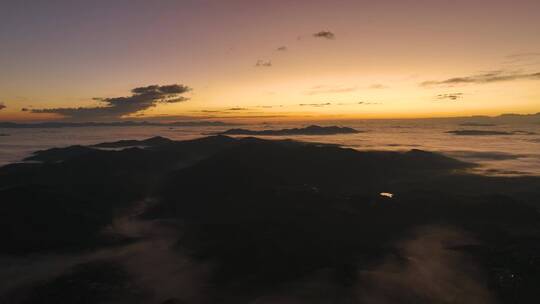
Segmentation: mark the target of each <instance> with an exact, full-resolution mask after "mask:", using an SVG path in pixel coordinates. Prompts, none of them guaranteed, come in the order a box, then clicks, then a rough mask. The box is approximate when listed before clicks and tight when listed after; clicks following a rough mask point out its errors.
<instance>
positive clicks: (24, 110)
mask: <svg viewBox="0 0 540 304" xmlns="http://www.w3.org/2000/svg"><path fill="white" fill-rule="evenodd" d="M21 111H22V112H28V111H30V110H29V109H28V108H22V109H21Z"/></svg>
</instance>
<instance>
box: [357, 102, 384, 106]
mask: <svg viewBox="0 0 540 304" xmlns="http://www.w3.org/2000/svg"><path fill="white" fill-rule="evenodd" d="M357 104H359V105H365V106H369V105H379V104H381V103H380V102H369V101H359V102H358V103H357Z"/></svg>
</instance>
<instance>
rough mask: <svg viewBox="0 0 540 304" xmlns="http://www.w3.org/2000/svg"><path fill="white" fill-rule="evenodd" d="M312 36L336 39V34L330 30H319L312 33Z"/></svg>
mask: <svg viewBox="0 0 540 304" xmlns="http://www.w3.org/2000/svg"><path fill="white" fill-rule="evenodd" d="M313 37H315V38H324V39H330V40H333V39H336V35H335V34H334V33H332V32H330V31H320V32H317V33H315V34H313Z"/></svg>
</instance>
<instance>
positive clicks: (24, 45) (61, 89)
mask: <svg viewBox="0 0 540 304" xmlns="http://www.w3.org/2000/svg"><path fill="white" fill-rule="evenodd" d="M6 8H7V9H3V10H2V12H0V16H1V17H2V20H5V22H4V23H5V24H4V25H3V29H2V30H1V31H0V44H1V45H3V46H6V47H5V48H4V49H2V50H1V51H0V66H2V70H3V73H1V74H0V103H1V104H3V105H4V108H3V109H0V121H43V120H54V119H62V118H66V117H65V116H61V115H58V114H53V113H52V112H54V111H48V112H47V113H35V112H39V111H41V110H43V109H63V108H75V109H76V108H80V107H89V108H95V107H98V106H102V107H103V106H110V104H104V103H103V101H97V100H94V99H93V98H95V97H99V98H102V99H105V100H110V99H115V98H118V97H130V96H131V94H132V92H131V90H132V89H134V88H138V87H146V86H149V85H171V84H180V85H185V86H188V87H189V88H191V89H192V90H190V91H186V92H181V93H180V95H181V96H182V97H185V98H189V100H188V101H183V100H182V102H170V103H168V102H156V101H152V103H151V104H145V105H144V106H140V107H134V108H133V110H132V112H129V110H130V109H126V110H124V111H121V112H120V113H121V115H120V114H118V115H119V116H116V118H118V119H120V118H127V119H144V118H145V117H146V118H155V117H164V119H165V118H167V117H185V118H186V119H242V118H246V119H259V118H260V119H273V118H275V119H304V118H306V117H308V118H317V119H331V118H335V117H340V118H416V117H417V118H425V117H450V116H470V115H499V114H503V113H520V114H527V113H537V112H540V86H539V85H538V84H539V83H540V39H538V28H540V18H538V12H539V11H540V2H538V1H532V0H524V1H516V2H513V3H510V2H508V1H483V0H478V1H464V0H459V1H451V2H449V1H429V3H426V2H425V1H420V0H418V1H412V0H410V1H399V2H398V1H389V0H387V1H380V2H378V3H372V2H371V1H336V2H328V1H296V2H294V3H291V2H290V1H272V3H259V2H254V1H241V0H235V1H227V3H224V1H181V2H179V1H164V2H162V3H160V5H153V4H150V3H148V2H145V1H117V2H115V3H114V4H110V3H108V2H100V3H98V4H97V5H96V3H92V4H91V5H90V4H85V3H82V2H77V1H55V2H52V3H40V4H35V5H32V6H29V5H28V4H26V5H25V4H24V3H10V4H8V5H7V7H6ZM508 10H512V12H513V13H512V14H511V15H509V14H507V11H508ZM143 102H147V101H143ZM23 109H24V111H23ZM64 113H65V111H64ZM115 113H116V112H115ZM99 115H101V114H99V113H98V114H97V115H96V116H95V119H90V118H92V116H85V117H88V120H101V119H109V120H110V119H111V118H114V117H115V116H111V115H109V116H99ZM115 115H116V114H115ZM67 118H68V119H69V118H70V117H67ZM71 119H79V118H78V117H71Z"/></svg>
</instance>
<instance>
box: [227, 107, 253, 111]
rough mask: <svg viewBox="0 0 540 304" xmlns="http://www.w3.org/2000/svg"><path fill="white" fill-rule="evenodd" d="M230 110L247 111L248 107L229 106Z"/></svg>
mask: <svg viewBox="0 0 540 304" xmlns="http://www.w3.org/2000/svg"><path fill="white" fill-rule="evenodd" d="M227 110H228V111H247V110H249V109H248V108H240V107H234V108H228V109H227Z"/></svg>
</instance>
